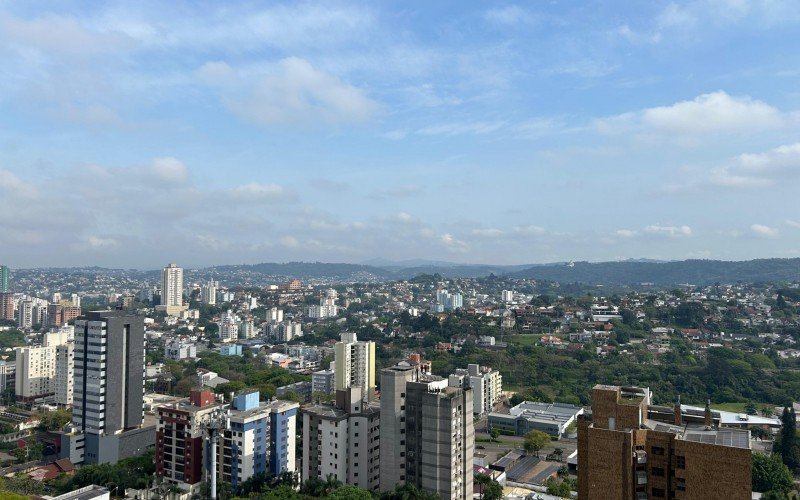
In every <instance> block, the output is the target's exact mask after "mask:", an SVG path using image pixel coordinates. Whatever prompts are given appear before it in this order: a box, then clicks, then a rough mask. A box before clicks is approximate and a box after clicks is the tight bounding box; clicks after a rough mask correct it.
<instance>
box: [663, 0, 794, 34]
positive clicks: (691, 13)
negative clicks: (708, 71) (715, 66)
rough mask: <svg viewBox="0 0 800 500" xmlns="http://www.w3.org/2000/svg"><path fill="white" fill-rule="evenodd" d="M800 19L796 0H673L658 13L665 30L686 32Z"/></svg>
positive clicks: (764, 24) (770, 23)
mask: <svg viewBox="0 0 800 500" xmlns="http://www.w3.org/2000/svg"><path fill="white" fill-rule="evenodd" d="M798 19H800V13H798V10H797V3H796V2H794V0H695V1H690V2H685V3H681V4H679V3H675V2H673V3H670V4H668V5H667V6H666V7H664V9H663V10H662V11H661V12H660V13H659V15H658V16H657V17H656V25H657V27H658V29H659V30H662V31H667V30H671V31H677V32H684V33H685V32H687V31H689V30H700V29H702V30H705V31H708V30H709V28H710V27H721V26H732V25H736V24H740V23H747V24H748V25H749V26H759V27H770V26H773V25H778V24H783V23H787V22H793V21H796V20H798Z"/></svg>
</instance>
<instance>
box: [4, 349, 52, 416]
mask: <svg viewBox="0 0 800 500" xmlns="http://www.w3.org/2000/svg"><path fill="white" fill-rule="evenodd" d="M16 351H17V354H16V365H17V367H16V373H17V376H16V381H15V386H14V391H15V394H16V397H17V400H18V401H20V402H22V403H25V404H34V403H45V402H49V401H50V400H52V398H53V395H54V393H55V390H54V387H53V380H54V378H55V376H56V347H55V346H49V347H17V348H16Z"/></svg>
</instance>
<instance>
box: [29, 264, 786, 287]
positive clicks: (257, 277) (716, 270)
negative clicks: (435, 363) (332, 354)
mask: <svg viewBox="0 0 800 500" xmlns="http://www.w3.org/2000/svg"><path fill="white" fill-rule="evenodd" d="M376 262H377V261H376ZM400 264H402V263H399V262H387V263H386V265H366V264H345V263H326V262H286V263H274V262H265V263H261V264H241V265H224V266H212V267H205V268H201V269H187V270H186V272H187V279H188V280H204V279H212V278H213V279H219V280H222V281H223V282H226V283H228V284H243V285H248V286H251V285H252V286H257V285H260V284H264V283H275V282H278V281H282V280H286V279H290V278H298V279H301V280H304V281H314V280H319V281H327V282H331V283H336V282H338V283H353V282H374V281H390V280H398V279H411V278H414V277H416V276H419V275H421V274H439V275H441V276H442V277H444V278H451V279H452V278H481V277H486V276H489V275H490V274H494V275H496V276H504V277H508V278H528V279H537V280H542V281H553V282H558V283H578V284H584V285H601V284H602V285H622V286H628V285H638V284H641V283H652V284H654V285H657V286H670V285H678V284H683V283H690V284H693V285H708V284H713V283H716V282H719V283H735V282H737V281H741V282H747V283H757V282H770V283H777V282H795V283H796V282H800V258H795V259H757V260H747V261H719V260H684V261H672V262H660V261H652V260H646V259H635V260H634V259H632V260H627V261H620V262H594V263H593V262H575V263H570V264H567V263H563V262H562V263H551V264H527V265H514V266H495V265H490V264H476V265H470V264H456V263H450V262H435V261H428V262H427V263H422V264H421V265H419V264H417V263H416V262H414V264H415V265H409V266H402V265H400ZM42 272H44V273H65V274H78V275H81V274H82V275H95V274H106V275H112V276H126V277H129V278H134V279H145V280H148V281H153V282H155V281H157V280H158V277H159V271H158V270H134V269H103V268H98V267H84V268H42V269H38V270H37V269H29V270H24V269H19V270H16V271H15V275H16V277H17V279H20V278H26V279H35V276H38V275H40V274H41V273H42Z"/></svg>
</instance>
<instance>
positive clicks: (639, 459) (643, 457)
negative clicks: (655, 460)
mask: <svg viewBox="0 0 800 500" xmlns="http://www.w3.org/2000/svg"><path fill="white" fill-rule="evenodd" d="M633 456H634V458H635V459H636V463H637V464H638V465H644V464H646V463H647V452H646V451H644V450H636V451H635V452H634V453H633Z"/></svg>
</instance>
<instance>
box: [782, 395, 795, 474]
mask: <svg viewBox="0 0 800 500" xmlns="http://www.w3.org/2000/svg"><path fill="white" fill-rule="evenodd" d="M779 452H780V454H781V458H782V459H783V463H784V464H786V466H787V467H788V468H789V470H790V471H793V470H795V469H797V466H798V465H800V456H799V455H798V452H797V416H796V415H795V413H794V409H793V408H792V407H790V406H787V407H785V408H784V409H783V414H781V432H780V449H779Z"/></svg>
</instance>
